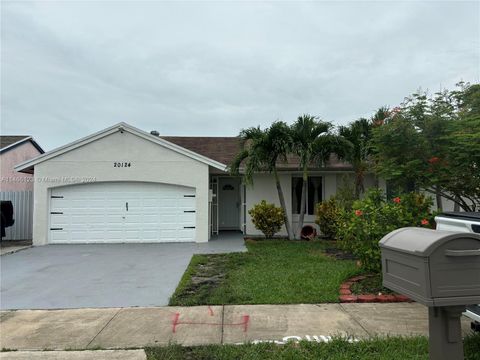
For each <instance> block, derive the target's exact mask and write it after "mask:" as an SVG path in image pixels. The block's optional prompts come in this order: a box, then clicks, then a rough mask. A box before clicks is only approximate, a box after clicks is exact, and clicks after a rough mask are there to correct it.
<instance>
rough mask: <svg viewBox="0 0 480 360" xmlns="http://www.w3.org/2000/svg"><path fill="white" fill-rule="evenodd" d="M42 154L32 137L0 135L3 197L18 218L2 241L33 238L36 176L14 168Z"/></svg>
mask: <svg viewBox="0 0 480 360" xmlns="http://www.w3.org/2000/svg"><path fill="white" fill-rule="evenodd" d="M43 153H44V151H43V149H42V148H41V147H40V145H38V143H37V142H36V141H35V140H34V139H33V138H32V137H31V136H28V135H2V136H0V200H2V201H11V202H12V205H13V212H14V219H15V220H16V221H15V223H14V224H13V226H11V227H8V228H7V229H6V236H5V238H3V240H30V239H31V238H32V214H33V175H32V174H24V173H19V172H17V171H15V169H14V167H15V165H17V164H18V163H21V162H24V161H26V160H29V159H32V158H35V157H37V156H39V155H41V154H43Z"/></svg>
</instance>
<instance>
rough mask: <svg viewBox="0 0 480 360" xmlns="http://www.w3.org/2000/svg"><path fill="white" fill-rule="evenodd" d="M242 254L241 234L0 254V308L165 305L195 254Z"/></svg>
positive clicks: (52, 246) (50, 247)
mask: <svg viewBox="0 0 480 360" xmlns="http://www.w3.org/2000/svg"><path fill="white" fill-rule="evenodd" d="M238 251H246V248H245V246H244V245H243V238H242V236H241V234H228V235H225V236H221V237H220V238H219V239H216V240H212V241H210V242H209V243H206V244H194V243H185V244H178V243H175V244H98V245H47V246H40V247H33V248H30V249H26V250H23V251H20V252H17V253H14V254H7V255H3V256H1V259H0V263H1V264H0V265H1V273H0V280H1V296H0V307H1V309H2V310H5V309H65V308H85V307H89V308H97V307H98V308H100V307H130V306H162V305H167V304H168V300H169V297H170V296H171V295H172V294H173V292H174V291H175V288H176V286H177V284H178V282H179V281H180V279H181V277H182V275H183V273H184V271H185V269H186V268H187V266H188V264H189V262H190V259H191V257H192V255H193V254H197V253H225V252H238Z"/></svg>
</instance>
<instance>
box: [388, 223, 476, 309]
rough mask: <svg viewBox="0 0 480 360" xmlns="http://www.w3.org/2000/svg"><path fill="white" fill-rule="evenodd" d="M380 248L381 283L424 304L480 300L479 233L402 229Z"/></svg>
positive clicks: (453, 303)
mask: <svg viewBox="0 0 480 360" xmlns="http://www.w3.org/2000/svg"><path fill="white" fill-rule="evenodd" d="M380 248H381V250H382V269H383V284H384V286H386V287H388V288H390V289H392V290H395V291H397V292H399V293H402V294H405V295H407V296H409V297H411V298H412V299H414V300H416V301H418V302H419V303H422V304H424V305H427V306H452V305H465V304H477V303H479V302H480V235H477V234H473V233H453V232H449V231H435V230H430V229H423V228H402V229H398V230H395V231H393V232H391V233H389V234H388V235H386V236H385V237H384V238H383V239H382V240H381V241H380Z"/></svg>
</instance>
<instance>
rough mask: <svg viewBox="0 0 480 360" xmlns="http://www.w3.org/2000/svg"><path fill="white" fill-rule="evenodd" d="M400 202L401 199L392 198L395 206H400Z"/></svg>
mask: <svg viewBox="0 0 480 360" xmlns="http://www.w3.org/2000/svg"><path fill="white" fill-rule="evenodd" d="M401 201H402V199H400V197H399V196H397V197H396V198H393V202H394V203H396V204H400V202H401Z"/></svg>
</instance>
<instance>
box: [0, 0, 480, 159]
mask: <svg viewBox="0 0 480 360" xmlns="http://www.w3.org/2000/svg"><path fill="white" fill-rule="evenodd" d="M1 4H2V9H1V10H2V13H1V51H2V53H1V55H2V57H1V90H2V92H1V124H0V125H1V133H2V134H12V135H13V134H28V135H33V136H34V138H35V139H36V140H37V141H38V142H39V143H40V145H41V146H43V147H44V148H45V149H46V150H50V149H52V148H54V147H57V146H60V145H63V144H65V143H68V142H70V141H73V140H75V139H77V138H79V137H82V136H86V135H88V134H90V133H92V132H95V131H98V130H101V129H103V128H105V127H107V126H110V125H112V124H114V123H117V122H119V121H125V122H128V123H130V124H132V125H134V126H136V127H139V128H141V129H143V130H146V131H150V130H152V129H156V130H158V131H159V132H160V133H161V134H162V135H203V136H234V135H237V134H238V132H239V131H240V129H242V128H245V127H249V126H257V125H262V126H267V125H268V124H269V123H271V122H272V121H274V120H277V119H281V120H285V121H287V122H289V123H291V122H293V121H294V120H295V118H296V117H297V116H298V115H300V114H303V113H310V114H313V115H318V116H320V117H321V118H323V119H325V120H328V121H332V122H334V123H335V124H345V123H347V122H349V121H353V120H355V119H357V118H359V117H361V116H370V115H371V114H372V113H373V112H374V111H375V110H376V109H377V108H378V107H380V106H382V105H389V106H395V105H398V104H399V103H400V102H401V101H402V100H403V98H404V97H405V96H407V95H409V94H411V93H412V92H414V91H415V90H417V89H418V88H423V89H429V90H430V91H437V90H439V89H440V88H442V87H447V88H453V86H454V84H455V83H456V82H458V81H459V80H465V81H470V82H479V81H480V51H479V49H480V2H478V1H471V2H460V1H454V2H445V1H441V2H440V1H436V2H435V1H428V2H413V1H404V2H400V1H383V2H380V1H377V2H360V1H355V2H346V1H343V2H320V1H319V2H303V1H282V2H280V1H270V2H256V1H230V2H224V1H203V2H200V1H190V2H161V1H57V2H53V1H48V2H46V1H43V2H20V1H11V2H6V1H2V3H1Z"/></svg>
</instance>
